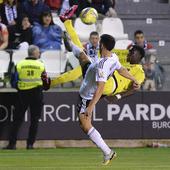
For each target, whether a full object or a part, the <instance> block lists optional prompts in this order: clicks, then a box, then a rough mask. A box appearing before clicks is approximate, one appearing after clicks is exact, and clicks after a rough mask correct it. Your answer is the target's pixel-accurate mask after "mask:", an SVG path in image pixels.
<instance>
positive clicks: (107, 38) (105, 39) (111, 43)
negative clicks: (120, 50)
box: [100, 34, 115, 51]
mask: <svg viewBox="0 0 170 170" xmlns="http://www.w3.org/2000/svg"><path fill="white" fill-rule="evenodd" d="M100 44H103V46H104V47H105V48H106V49H107V50H109V51H111V50H112V49H113V48H114V47H115V39H114V37H113V36H111V35H108V34H103V35H101V36H100Z"/></svg>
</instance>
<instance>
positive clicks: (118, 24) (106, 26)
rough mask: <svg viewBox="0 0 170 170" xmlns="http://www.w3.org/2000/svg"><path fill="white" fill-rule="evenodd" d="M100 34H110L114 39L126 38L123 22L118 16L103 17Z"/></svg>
mask: <svg viewBox="0 0 170 170" xmlns="http://www.w3.org/2000/svg"><path fill="white" fill-rule="evenodd" d="M101 32H102V34H110V35H112V36H114V37H115V39H116V40H124V39H128V34H125V33H124V28H123V23H122V21H121V19H120V18H105V19H104V20H103V22H102V28H101Z"/></svg>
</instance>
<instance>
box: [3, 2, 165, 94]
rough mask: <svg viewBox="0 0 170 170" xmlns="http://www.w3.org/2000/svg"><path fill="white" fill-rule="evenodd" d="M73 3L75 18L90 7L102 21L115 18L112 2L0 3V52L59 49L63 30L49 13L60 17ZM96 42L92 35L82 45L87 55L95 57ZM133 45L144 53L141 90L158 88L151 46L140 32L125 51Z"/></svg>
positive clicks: (159, 80) (160, 70)
mask: <svg viewBox="0 0 170 170" xmlns="http://www.w3.org/2000/svg"><path fill="white" fill-rule="evenodd" d="M74 4H78V5H79V8H78V10H77V12H76V16H75V17H77V16H79V14H80V12H81V10H82V9H84V8H86V7H89V6H90V7H93V8H95V9H96V10H97V11H98V13H99V16H100V17H101V18H102V17H105V16H106V17H116V16H117V14H116V11H115V9H114V8H115V0H86V1H84V0H18V1H17V0H0V50H6V49H25V50H26V49H28V47H29V45H31V44H34V45H37V46H38V47H39V48H40V50H41V51H45V50H61V46H62V37H63V30H62V29H61V27H60V26H59V25H57V24H56V23H55V24H54V22H53V17H52V12H55V13H57V14H58V15H59V14H62V13H63V12H64V11H65V10H67V9H69V8H70V6H72V5H74ZM96 37H97V38H96ZM98 41H99V35H98V33H97V32H92V33H91V34H90V42H87V44H85V48H86V50H87V52H88V54H89V55H94V56H95V53H96V50H97V49H98ZM93 44H94V45H93ZM133 44H137V45H140V46H142V47H143V48H144V49H145V51H146V57H145V59H144V60H143V62H142V64H143V68H144V71H145V73H146V81H145V83H144V85H143V90H152V91H155V90H156V89H161V88H162V85H163V81H164V70H163V68H162V66H161V65H160V64H159V61H158V59H157V53H156V51H155V50H153V49H154V47H153V46H152V44H150V43H148V42H147V41H146V39H145V36H144V33H143V32H142V31H141V30H137V31H136V32H135V33H134V42H133V43H132V44H130V45H129V46H128V47H127V49H129V48H130V46H131V45H133Z"/></svg>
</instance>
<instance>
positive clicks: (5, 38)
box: [0, 17, 8, 50]
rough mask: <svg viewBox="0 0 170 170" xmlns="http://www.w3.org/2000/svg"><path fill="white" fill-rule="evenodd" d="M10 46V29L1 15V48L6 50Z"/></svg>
mask: <svg viewBox="0 0 170 170" xmlns="http://www.w3.org/2000/svg"><path fill="white" fill-rule="evenodd" d="M7 46H8V30H7V27H6V25H5V24H2V23H1V17H0V50H4V49H5V48H7Z"/></svg>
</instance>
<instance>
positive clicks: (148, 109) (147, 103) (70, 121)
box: [0, 92, 170, 140]
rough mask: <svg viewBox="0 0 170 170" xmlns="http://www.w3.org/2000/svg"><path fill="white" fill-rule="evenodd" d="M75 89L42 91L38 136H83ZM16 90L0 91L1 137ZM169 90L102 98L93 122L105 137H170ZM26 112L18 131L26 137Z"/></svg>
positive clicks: (4, 133)
mask: <svg viewBox="0 0 170 170" xmlns="http://www.w3.org/2000/svg"><path fill="white" fill-rule="evenodd" d="M77 97H78V92H47V93H44V108H43V113H42V117H41V119H40V122H39V130H38V136H37V139H38V140H86V139H87V137H86V135H85V134H84V133H83V132H82V131H81V130H80V128H79V123H78V118H77V113H76V103H77ZM15 101H16V93H6V92H4V93H0V139H1V140H6V139H7V138H8V132H9V128H10V125H11V122H12V120H13V116H12V115H13V111H14V104H15ZM169 101H170V92H147V93H146V92H145V93H144V92H140V93H137V94H135V95H133V96H130V97H128V98H125V99H122V100H120V101H119V102H117V103H114V104H108V103H107V102H106V101H105V100H103V99H102V100H101V101H100V102H99V103H98V105H97V106H96V108H95V111H94V114H93V123H94V126H95V127H96V128H97V129H98V130H99V131H100V132H101V134H102V136H103V137H104V138H105V139H115V140H118V139H127V140H128V139H129V140H131V139H132V140H136V139H137V140H139V139H170V133H169V130H170V104H169ZM28 127H29V114H28V113H26V114H25V121H24V123H23V125H22V128H21V130H20V133H19V139H20V140H25V139H26V138H27V134H28Z"/></svg>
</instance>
